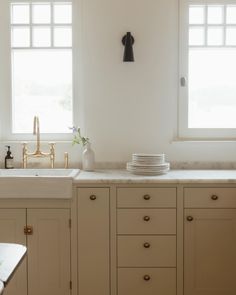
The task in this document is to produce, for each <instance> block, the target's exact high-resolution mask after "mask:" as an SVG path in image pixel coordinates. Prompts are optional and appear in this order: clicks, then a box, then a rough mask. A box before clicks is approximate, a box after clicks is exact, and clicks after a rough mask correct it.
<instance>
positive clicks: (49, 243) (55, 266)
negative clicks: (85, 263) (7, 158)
mask: <svg viewBox="0 0 236 295" xmlns="http://www.w3.org/2000/svg"><path fill="white" fill-rule="evenodd" d="M69 220H70V210H69V209H0V239H1V242H15V243H21V244H25V245H26V246H27V249H28V253H27V259H25V260H24V262H23V264H22V265H21V266H20V267H19V269H18V270H17V273H16V276H15V277H14V278H13V280H12V281H11V282H10V284H9V287H8V286H7V288H6V294H7V295H19V294H20V295H27V294H28V295H37V294H40V295H41V294H44V295H52V294H57V295H66V294H70V278H71V274H70V228H69ZM26 231H27V232H28V233H27V235H26ZM4 294H5V293H4Z"/></svg>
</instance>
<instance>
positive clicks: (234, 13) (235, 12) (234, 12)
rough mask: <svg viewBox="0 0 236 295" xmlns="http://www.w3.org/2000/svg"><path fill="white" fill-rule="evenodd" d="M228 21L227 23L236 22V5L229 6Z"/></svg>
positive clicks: (227, 10) (227, 11)
mask: <svg viewBox="0 0 236 295" xmlns="http://www.w3.org/2000/svg"><path fill="white" fill-rule="evenodd" d="M226 23H227V24H236V6H227V9H226Z"/></svg>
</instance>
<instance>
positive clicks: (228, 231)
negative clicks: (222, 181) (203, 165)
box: [184, 188, 236, 295]
mask: <svg viewBox="0 0 236 295" xmlns="http://www.w3.org/2000/svg"><path fill="white" fill-rule="evenodd" d="M235 205H236V189H235V188H191V189H186V190H185V210H184V211H185V213H184V219H185V220H184V294H185V295H235V294H236V280H235V273H236V251H235V249H236V208H235ZM225 208H228V209H225Z"/></svg>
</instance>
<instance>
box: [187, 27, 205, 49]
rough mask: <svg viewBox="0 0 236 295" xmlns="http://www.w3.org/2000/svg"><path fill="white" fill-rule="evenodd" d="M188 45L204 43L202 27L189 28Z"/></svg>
mask: <svg viewBox="0 0 236 295" xmlns="http://www.w3.org/2000/svg"><path fill="white" fill-rule="evenodd" d="M189 45H190V46H191V45H192V46H193V45H204V28H202V27H200V28H199V27H190V28H189Z"/></svg>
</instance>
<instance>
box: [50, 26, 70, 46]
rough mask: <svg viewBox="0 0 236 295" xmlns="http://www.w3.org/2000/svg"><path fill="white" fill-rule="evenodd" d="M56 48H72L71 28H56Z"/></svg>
mask: <svg viewBox="0 0 236 295" xmlns="http://www.w3.org/2000/svg"><path fill="white" fill-rule="evenodd" d="M54 46H57V47H59V46H61V47H64V46H65V47H71V46H72V31H71V27H69V28H62V27H57V28H54Z"/></svg>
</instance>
